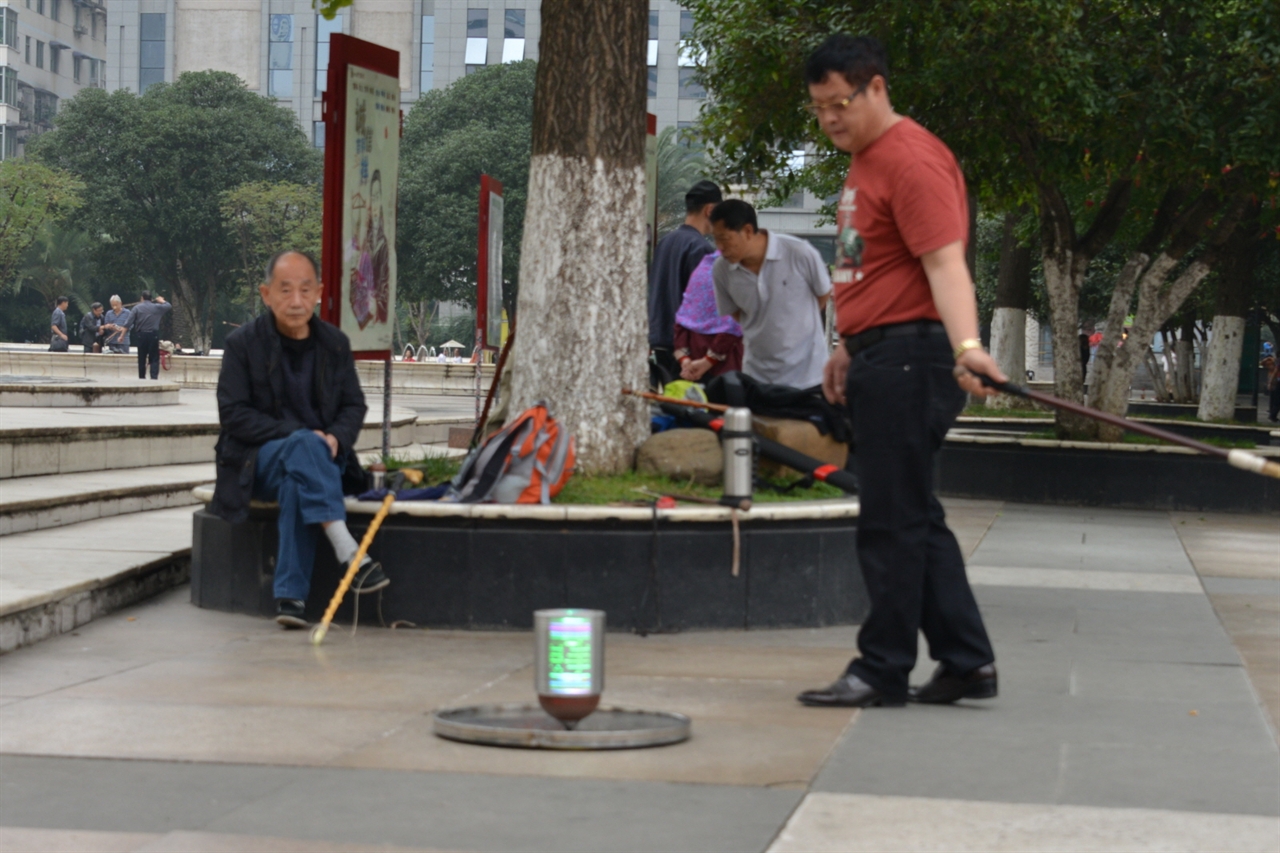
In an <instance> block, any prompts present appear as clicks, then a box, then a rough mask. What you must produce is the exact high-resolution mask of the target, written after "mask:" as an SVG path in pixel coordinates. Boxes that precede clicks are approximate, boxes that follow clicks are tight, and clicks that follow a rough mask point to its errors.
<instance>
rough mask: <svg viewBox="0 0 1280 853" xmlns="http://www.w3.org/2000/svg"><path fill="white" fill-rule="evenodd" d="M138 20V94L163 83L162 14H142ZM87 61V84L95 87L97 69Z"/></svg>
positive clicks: (91, 62)
mask: <svg viewBox="0 0 1280 853" xmlns="http://www.w3.org/2000/svg"><path fill="white" fill-rule="evenodd" d="M138 17H139V18H140V20H139V24H140V26H139V31H140V32H139V39H140V41H139V49H138V94H142V93H143V92H145V91H147V89H149V88H151V87H152V86H154V85H155V84H156V83H163V82H164V13H163V12H143V13H142V14H141V15H139V16H138ZM95 64H96V63H94V61H93V60H89V82H90V84H91V85H94V86H96V85H97V84H98V81H97V79H96V78H97V68H95V67H94V66H95Z"/></svg>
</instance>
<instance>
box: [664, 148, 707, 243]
mask: <svg viewBox="0 0 1280 853" xmlns="http://www.w3.org/2000/svg"><path fill="white" fill-rule="evenodd" d="M710 173H711V164H710V163H709V162H708V161H707V153H706V149H705V148H703V147H702V145H701V144H699V143H698V142H695V141H693V140H684V139H681V138H680V131H679V130H677V129H676V128H674V127H664V128H663V129H662V130H661V132H659V133H658V237H659V238H661V237H663V236H665V235H666V234H667V233H668V232H670V231H674V230H675V229H676V228H679V227H680V224H681V223H682V222H684V217H685V209H684V195H685V193H687V192H688V191H689V188H690V187H692V186H693V185H694V184H696V183H697V182H698V181H701V180H703V179H705V178H707V177H708V176H709V175H710Z"/></svg>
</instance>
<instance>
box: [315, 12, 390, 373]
mask: <svg viewBox="0 0 1280 853" xmlns="http://www.w3.org/2000/svg"><path fill="white" fill-rule="evenodd" d="M399 73H400V54H399V53H398V52H396V51H394V50H389V49H387V48H385V47H381V46H380V45H376V44H373V43H372V42H367V41H361V40H360V39H356V38H352V37H351V36H346V35H342V34H341V33H334V34H333V36H332V37H331V39H330V46H329V71H328V74H329V78H328V88H327V90H326V91H325V94H324V106H323V117H324V122H325V139H326V141H327V144H326V146H325V152H324V230H323V252H322V256H323V260H322V262H321V273H322V276H323V279H324V284H325V292H324V298H323V299H322V301H321V305H320V316H321V318H322V319H324V320H327V321H328V322H330V323H333V324H334V325H335V326H337V327H338V328H340V329H341V330H342V331H343V332H344V333H345V334H346V335H347V337H348V338H349V339H350V340H351V349H352V351H353V352H354V353H355V357H356V358H358V359H373V360H380V361H388V360H390V358H391V348H392V336H393V333H394V331H395V323H396V201H397V196H398V192H397V187H398V183H399V164H400V130H401V115H400V79H399Z"/></svg>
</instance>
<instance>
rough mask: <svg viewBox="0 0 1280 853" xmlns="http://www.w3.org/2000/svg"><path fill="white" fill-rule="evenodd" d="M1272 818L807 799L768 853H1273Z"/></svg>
mask: <svg viewBox="0 0 1280 853" xmlns="http://www.w3.org/2000/svg"><path fill="white" fill-rule="evenodd" d="M1277 834H1280V821H1277V820H1276V819H1275V818H1268V817H1253V816H1240V815H1221V814H1193V813H1188V812H1174V811H1160V810H1154V809H1117V808H1086V807H1081V806H1055V805H1024V804H1012V803H984V802H976V801H973V800H961V799H932V798H926V797H887V796H875V795H865V794H833V793H812V794H809V795H808V796H807V797H805V799H804V801H803V802H802V803H801V804H800V807H799V808H797V809H796V811H795V812H794V813H793V814H792V816H791V818H790V820H788V821H787V825H786V827H784V828H783V830H782V832H781V833H779V835H778V838H777V840H775V841H774V843H773V844H772V845H771V846H770V847H769V853H864V851H865V853H871V852H872V851H875V853H907V851H920V850H948V851H954V853H988V851H996V852H997V853H1042V851H1044V852H1045V853H1047V851H1054V853H1058V851H1064V850H1073V851H1075V850H1080V851H1083V850H1108V851H1115V853H1154V851H1170V850H1182V851H1206V853H1209V851H1213V853H1218V851H1223V850H1231V851H1237V853H1263V851H1267V853H1271V851H1274V850H1275V844H1276V838H1277Z"/></svg>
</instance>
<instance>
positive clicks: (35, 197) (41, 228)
mask: <svg viewBox="0 0 1280 853" xmlns="http://www.w3.org/2000/svg"><path fill="white" fill-rule="evenodd" d="M82 189H84V184H82V183H80V182H79V181H78V180H76V179H75V178H74V177H73V176H71V175H69V174H67V173H66V172H59V171H56V170H54V169H49V168H48V167H46V166H42V165H41V164H39V163H37V162H35V161H34V160H31V159H28V158H23V159H9V160H4V161H2V162H0V287H6V286H8V285H10V284H12V283H13V277H14V275H15V274H16V273H17V271H18V266H19V264H20V263H21V261H22V257H23V254H24V253H25V252H26V251H27V249H28V248H29V247H30V246H31V244H32V243H34V242H35V241H36V240H37V239H38V238H39V237H40V235H41V234H42V233H43V232H45V230H46V229H47V228H48V226H49V224H50V223H51V222H53V221H55V220H57V219H58V218H60V217H62V216H64V215H66V214H67V213H68V212H69V211H71V210H73V209H75V208H76V207H77V206H79V204H80V195H79V193H80V190H82Z"/></svg>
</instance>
